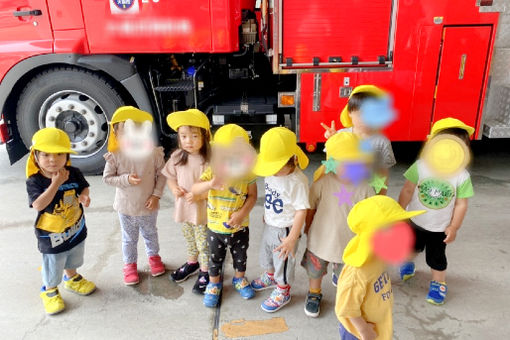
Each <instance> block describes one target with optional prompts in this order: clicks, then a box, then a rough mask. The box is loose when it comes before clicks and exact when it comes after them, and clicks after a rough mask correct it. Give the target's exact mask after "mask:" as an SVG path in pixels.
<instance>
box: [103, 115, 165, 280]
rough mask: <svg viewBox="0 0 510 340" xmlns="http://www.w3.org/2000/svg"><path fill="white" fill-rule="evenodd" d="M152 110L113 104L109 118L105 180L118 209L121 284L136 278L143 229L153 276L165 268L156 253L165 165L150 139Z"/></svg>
mask: <svg viewBox="0 0 510 340" xmlns="http://www.w3.org/2000/svg"><path fill="white" fill-rule="evenodd" d="M152 121H153V118H152V115H151V114H149V113H148V112H145V111H142V110H139V109H137V108H135V107H132V106H123V107H120V108H118V109H117V111H115V113H114V114H113V116H112V119H111V121H110V125H111V126H110V136H109V139H108V153H106V154H105V155H104V158H105V160H106V165H105V168H104V172H103V181H104V183H106V184H108V185H111V186H114V187H115V200H114V202H113V208H114V209H115V210H116V211H117V213H118V215H119V221H120V225H121V229H122V255H123V256H122V257H123V261H124V268H123V273H124V284H126V285H135V284H137V283H138V282H139V275H138V270H137V261H138V251H137V249H138V247H137V244H138V237H139V234H142V237H143V239H144V241H145V249H146V252H147V256H148V257H149V266H150V269H151V274H152V276H159V275H163V274H164V273H165V266H164V264H163V262H161V257H160V256H159V241H158V230H157V228H156V221H157V216H158V210H159V199H160V198H161V196H162V195H163V190H164V189H165V182H166V178H165V176H163V175H162V174H161V170H162V169H163V166H164V165H165V159H164V152H163V148H161V147H157V148H155V147H154V144H153V143H154V142H153V141H152V135H151V129H152Z"/></svg>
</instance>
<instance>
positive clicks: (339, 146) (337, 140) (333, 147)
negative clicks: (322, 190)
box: [313, 132, 373, 182]
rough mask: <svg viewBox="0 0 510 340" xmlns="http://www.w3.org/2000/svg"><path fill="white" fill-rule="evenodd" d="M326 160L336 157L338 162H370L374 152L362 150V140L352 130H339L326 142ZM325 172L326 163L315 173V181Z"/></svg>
mask: <svg viewBox="0 0 510 340" xmlns="http://www.w3.org/2000/svg"><path fill="white" fill-rule="evenodd" d="M325 147H326V160H329V159H331V158H332V159H334V160H335V161H338V162H360V161H361V162H367V163H368V162H370V161H372V158H373V156H372V154H370V153H367V152H363V151H361V141H360V139H359V137H358V136H357V135H355V134H354V133H352V132H339V133H336V134H334V135H333V137H331V138H329V139H328V140H327V141H326V144H325ZM324 173H325V167H324V165H321V166H320V167H319V168H318V169H317V170H316V171H315V173H314V174H313V180H314V182H315V181H317V180H318V179H319V178H321V177H322V175H324Z"/></svg>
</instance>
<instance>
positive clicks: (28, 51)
mask: <svg viewBox="0 0 510 340" xmlns="http://www.w3.org/2000/svg"><path fill="white" fill-rule="evenodd" d="M36 9H38V10H41V12H42V15H40V16H30V17H29V16H25V17H15V16H14V15H13V13H14V12H15V11H30V10H36ZM52 51H53V35H52V33H51V26H50V20H49V15H48V10H47V7H46V1H45V0H19V1H0V79H3V78H4V76H5V73H6V72H7V71H8V70H9V69H10V68H11V67H12V66H13V65H15V64H16V63H18V62H20V61H21V60H23V59H25V58H28V57H30V56H33V55H37V54H45V53H51V52H52Z"/></svg>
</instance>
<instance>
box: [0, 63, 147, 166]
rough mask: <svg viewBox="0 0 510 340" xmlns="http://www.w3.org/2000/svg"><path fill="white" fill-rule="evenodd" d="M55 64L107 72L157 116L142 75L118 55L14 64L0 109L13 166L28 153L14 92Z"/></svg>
mask: <svg viewBox="0 0 510 340" xmlns="http://www.w3.org/2000/svg"><path fill="white" fill-rule="evenodd" d="M53 65H55V66H58V65H74V66H78V67H81V68H84V69H88V70H91V71H101V72H103V73H106V74H108V75H109V76H110V77H111V78H113V79H115V80H116V81H117V82H118V83H119V84H121V85H122V86H123V87H124V88H125V90H126V91H127V92H128V93H129V94H130V95H131V97H132V98H133V100H134V101H135V103H136V105H137V106H138V107H139V108H140V109H142V110H144V111H147V112H149V113H151V114H154V112H153V109H152V104H151V100H150V98H149V96H148V92H147V89H146V88H145V86H144V84H143V81H142V79H141V77H140V75H139V74H138V73H137V71H136V68H135V66H134V65H133V64H132V63H130V61H129V59H127V58H125V57H121V56H116V55H89V56H87V55H80V54H43V55H38V56H34V57H30V58H27V59H24V60H22V61H21V62H19V63H17V64H16V65H14V66H13V67H12V68H11V69H10V70H9V71H8V72H7V73H6V75H5V76H4V78H3V79H2V81H1V82H0V109H1V110H2V111H1V113H3V114H4V117H5V118H6V120H7V121H8V124H9V127H10V130H11V138H12V140H11V141H10V142H9V143H8V144H7V151H8V153H9V158H10V161H11V164H12V163H14V162H16V161H17V160H19V159H20V158H21V157H22V156H23V155H24V154H25V153H26V152H27V150H26V148H25V146H24V145H23V143H22V142H21V138H20V137H19V134H18V131H17V127H16V126H15V122H16V118H15V116H14V115H15V110H13V109H12V107H13V106H14V107H15V105H16V104H15V103H16V101H17V98H15V97H16V94H15V93H18V94H19V93H20V91H21V90H22V88H23V87H24V84H26V83H27V82H28V81H30V79H31V78H32V77H33V76H34V75H35V74H37V73H38V70H43V69H44V68H47V67H51V66H53ZM11 94H12V96H11ZM13 125H14V126H13Z"/></svg>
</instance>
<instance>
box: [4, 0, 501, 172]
mask: <svg viewBox="0 0 510 340" xmlns="http://www.w3.org/2000/svg"><path fill="white" fill-rule="evenodd" d="M501 3H502V2H501ZM504 9H505V6H504V5H503V6H500V5H498V1H497V0H495V1H490V0H478V1H477V0H448V1H427V0H349V1H341V2H335V1H329V0H316V1H309V0H292V1H290V0H274V1H269V0H257V1H255V0H214V1H212V0H188V1H178V0H22V1H16V2H11V1H2V2H0V79H1V80H0V108H1V111H0V113H1V115H2V116H1V117H2V120H1V121H0V136H1V137H2V140H3V141H4V142H6V143H7V150H8V152H9V156H10V159H11V162H15V161H17V160H18V159H19V158H21V157H22V156H23V155H24V154H25V153H26V152H27V148H29V147H30V144H31V137H32V135H33V133H34V132H35V131H37V130H38V129H40V128H43V127H47V126H55V127H59V128H61V129H63V130H64V131H66V132H67V133H68V134H69V136H70V138H71V141H72V146H73V149H74V150H75V151H77V152H78V154H77V155H76V156H74V157H75V158H74V160H73V162H74V164H76V165H77V166H79V167H80V168H81V169H82V170H84V171H85V172H87V173H99V172H101V171H102V167H103V164H104V163H103V162H104V161H103V157H102V155H103V154H104V152H105V150H106V139H107V136H108V130H109V128H110V127H109V124H108V122H109V119H110V117H111V116H112V114H113V112H114V111H115V109H116V108H118V107H119V106H122V105H135V106H137V107H139V108H141V109H143V110H145V111H148V112H150V113H152V114H153V116H154V117H155V123H156V125H157V131H158V136H159V138H160V141H161V143H162V144H164V145H172V139H173V138H174V136H175V135H174V134H173V133H172V131H171V130H170V128H169V127H168V126H167V125H166V123H165V117H166V115H167V114H168V113H170V112H172V111H176V110H181V109H186V108H190V107H196V108H199V109H201V110H202V111H204V112H205V113H206V114H207V115H208V116H209V118H210V120H211V122H212V124H213V127H215V126H220V125H223V124H227V123H230V122H234V123H237V124H240V125H242V126H244V127H246V128H247V130H248V131H250V132H251V133H252V134H253V135H254V136H258V135H260V133H261V132H262V131H264V130H265V129H267V128H268V127H271V126H275V125H284V126H288V127H289V128H291V129H293V130H294V131H295V132H296V133H297V135H298V138H299V141H300V142H302V143H304V144H305V145H306V148H307V150H308V151H313V150H315V148H316V144H317V143H320V142H323V141H324V136H323V132H324V130H323V129H322V128H321V126H320V124H319V123H320V122H326V123H329V122H330V121H332V120H335V121H337V126H339V125H340V124H339V122H338V116H339V112H340V110H341V108H342V107H343V106H344V105H345V103H346V101H347V98H348V96H349V94H350V92H351V91H352V89H353V88H354V87H355V86H357V85H361V84H375V85H377V86H380V87H382V88H384V89H386V90H388V91H389V92H390V93H392V95H393V98H394V103H395V106H396V108H397V110H398V114H399V117H398V120H397V121H396V122H395V123H394V124H392V125H391V126H390V127H389V128H388V129H387V130H386V131H385V133H386V134H387V135H388V136H389V137H390V139H391V140H395V141H397V140H398V141H409V140H422V139H424V138H425V137H426V135H427V132H428V130H429V129H430V125H431V123H432V122H434V121H436V120H437V119H440V118H443V117H446V116H453V117H457V118H459V119H462V120H463V121H464V122H466V123H467V124H469V125H472V126H475V127H476V138H481V137H482V131H484V132H483V133H484V134H485V135H487V136H488V137H504V136H510V133H508V132H509V130H510V118H508V115H509V114H508V108H506V109H505V108H504V105H503V106H502V105H501V104H499V103H500V102H505V100H507V99H508V100H510V90H509V88H510V86H507V84H508V83H510V82H506V81H507V80H505V79H503V80H502V81H500V82H498V86H497V88H498V91H497V93H496V92H495V94H494V96H493V95H491V96H490V97H489V98H490V99H492V101H493V102H494V104H493V105H491V107H492V113H491V114H487V115H486V114H485V112H486V111H487V110H484V100H485V97H486V91H487V89H488V85H489V79H490V77H489V75H490V70H491V59H492V56H493V50H494V47H495V42H496V41H497V39H501V41H504V40H505V35H504V34H499V35H498V19H499V16H500V13H498V11H502V10H504ZM502 15H507V14H505V13H503V14H502ZM508 26H509V25H508V24H506V23H505V24H504V28H507V27H508ZM499 37H501V38H499ZM500 45H503V46H504V42H503V43H502V44H500ZM496 46H497V45H496ZM501 63H503V62H501ZM505 82H506V83H505ZM489 111H490V110H489Z"/></svg>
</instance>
